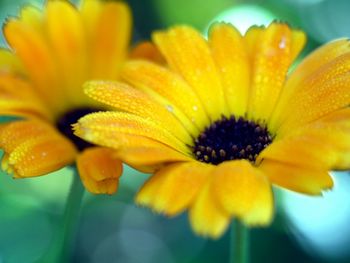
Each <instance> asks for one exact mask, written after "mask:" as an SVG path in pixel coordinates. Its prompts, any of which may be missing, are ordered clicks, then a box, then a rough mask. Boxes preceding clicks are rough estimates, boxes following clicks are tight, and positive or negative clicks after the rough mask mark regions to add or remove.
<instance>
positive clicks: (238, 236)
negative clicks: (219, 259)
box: [230, 220, 249, 263]
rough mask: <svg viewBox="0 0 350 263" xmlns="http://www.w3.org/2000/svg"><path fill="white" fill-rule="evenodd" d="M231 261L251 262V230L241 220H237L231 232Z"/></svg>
mask: <svg viewBox="0 0 350 263" xmlns="http://www.w3.org/2000/svg"><path fill="white" fill-rule="evenodd" d="M230 234H231V235H230V238H231V242H230V263H248V262H249V230H248V228H246V227H245V226H244V225H243V224H242V223H241V222H240V221H238V220H235V221H233V223H232V225H231V233H230Z"/></svg>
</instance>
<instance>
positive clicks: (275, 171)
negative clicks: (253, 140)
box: [259, 160, 333, 195]
mask: <svg viewBox="0 0 350 263" xmlns="http://www.w3.org/2000/svg"><path fill="white" fill-rule="evenodd" d="M259 169H261V170H262V171H263V172H264V173H265V174H266V176H267V177H268V178H269V180H270V181H271V182H272V183H273V184H276V185H279V186H281V187H284V188H287V189H290V190H292V191H296V192H300V193H304V194H310V195H319V194H322V190H325V189H329V188H331V187H333V180H332V178H331V177H330V175H329V174H328V171H327V170H325V169H323V170H322V169H312V168H308V167H301V166H296V165H291V164H288V163H282V162H278V161H273V160H264V161H263V162H262V163H261V164H260V165H259Z"/></svg>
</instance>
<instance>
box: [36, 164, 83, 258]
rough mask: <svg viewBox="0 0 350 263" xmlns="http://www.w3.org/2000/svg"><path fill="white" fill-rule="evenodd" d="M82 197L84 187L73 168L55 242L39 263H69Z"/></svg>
mask: <svg viewBox="0 0 350 263" xmlns="http://www.w3.org/2000/svg"><path fill="white" fill-rule="evenodd" d="M83 195H84V187H83V185H82V183H81V181H80V177H79V175H78V173H77V170H76V168H74V173H73V178H72V183H71V186H70V190H69V193H68V197H67V201H66V206H65V210H64V214H63V218H62V220H61V225H60V227H59V228H58V231H57V233H56V235H57V236H56V240H55V241H54V242H53V243H52V246H51V248H50V249H49V252H48V254H46V255H45V256H44V258H42V259H41V260H40V262H57V263H60V262H70V257H71V254H72V247H73V246H74V243H75V241H76V235H77V224H78V221H79V217H80V207H81V203H82V199H83Z"/></svg>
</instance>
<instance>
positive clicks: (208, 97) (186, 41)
mask: <svg viewBox="0 0 350 263" xmlns="http://www.w3.org/2000/svg"><path fill="white" fill-rule="evenodd" d="M153 39H154V42H155V43H156V44H157V46H158V48H159V49H160V51H161V52H162V54H163V55H164V57H165V58H166V60H167V62H168V63H169V65H170V67H171V68H173V69H174V70H175V71H177V72H179V73H180V74H181V75H182V76H183V78H184V79H185V80H186V81H187V82H188V83H189V84H190V86H191V87H192V88H193V89H194V91H195V92H196V93H197V95H198V96H199V98H200V99H201V101H202V103H203V106H204V108H205V110H206V112H207V113H208V115H209V116H210V118H211V119H212V120H217V119H219V118H220V117H221V115H222V114H227V113H228V109H227V106H226V103H225V99H224V91H223V87H222V84H221V80H220V77H219V74H218V72H217V69H216V66H215V63H214V61H213V58H212V56H211V52H210V49H209V47H208V44H207V43H206V41H205V40H204V38H203V37H202V36H201V35H200V34H199V33H198V32H196V31H195V30H194V29H192V28H190V27H187V26H177V27H173V28H172V29H170V30H169V31H167V32H156V33H154V34H153Z"/></svg>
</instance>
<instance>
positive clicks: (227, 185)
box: [212, 160, 274, 225]
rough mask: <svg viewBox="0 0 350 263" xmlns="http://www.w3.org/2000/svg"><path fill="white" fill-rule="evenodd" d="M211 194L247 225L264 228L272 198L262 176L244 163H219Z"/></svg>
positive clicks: (269, 219) (268, 216)
mask: <svg viewBox="0 0 350 263" xmlns="http://www.w3.org/2000/svg"><path fill="white" fill-rule="evenodd" d="M212 191H213V194H214V195H215V196H216V197H217V198H218V201H219V203H220V204H221V205H222V207H223V209H224V210H225V211H226V212H227V213H229V214H231V215H232V216H237V217H239V218H240V219H241V220H243V221H244V222H245V223H246V224H249V225H267V224H269V223H271V220H272V216H273V210H274V209H273V208H274V206H273V196H272V191H271V187H270V184H269V182H268V180H267V178H266V176H265V175H264V174H263V173H262V172H261V171H259V170H258V169H256V168H254V167H253V166H252V165H251V164H250V163H249V162H248V161H245V160H237V161H229V162H224V163H221V164H220V165H219V166H218V167H217V168H216V169H215V170H214V172H213V186H212Z"/></svg>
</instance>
